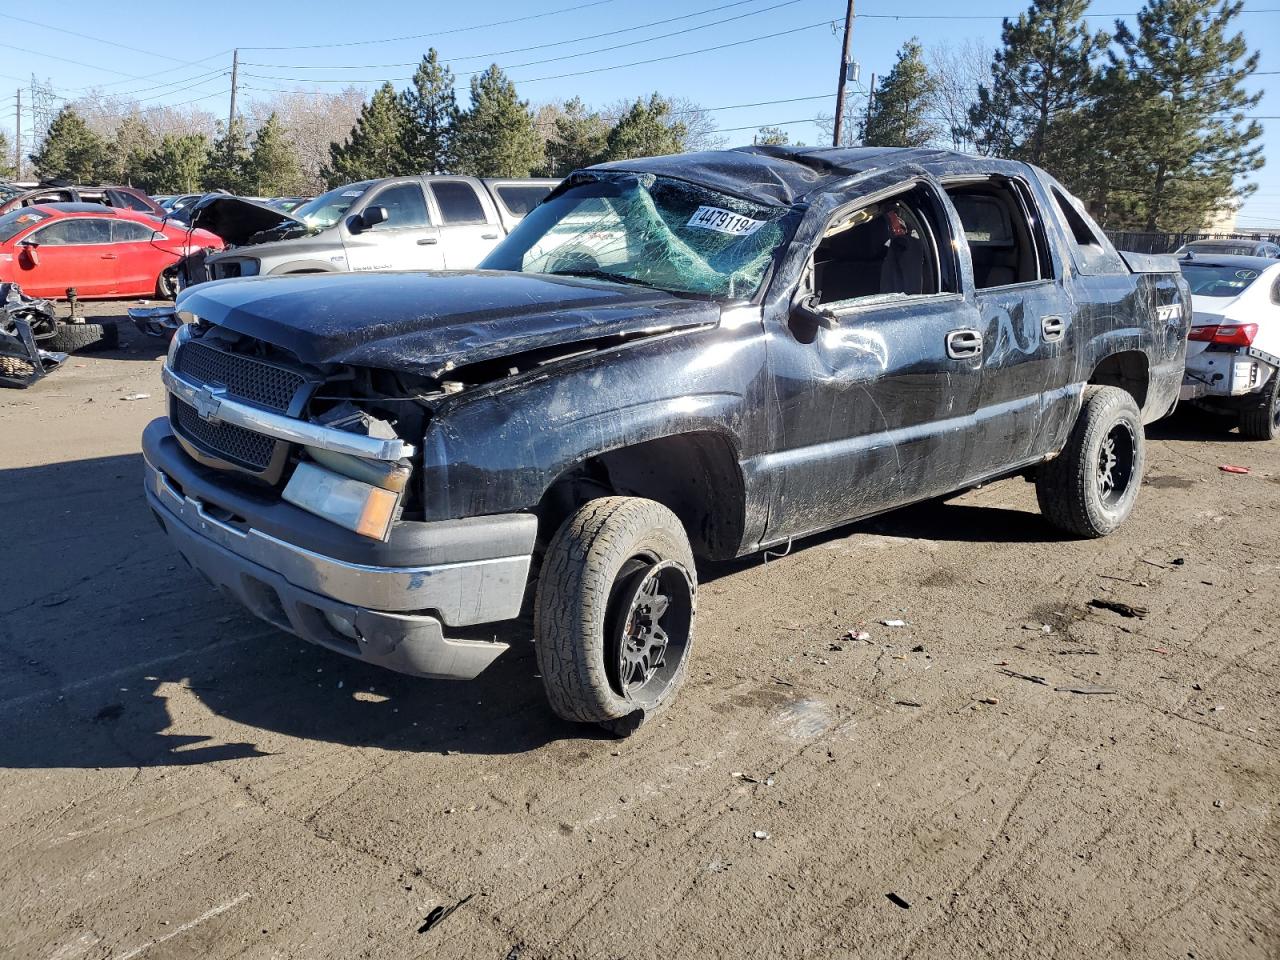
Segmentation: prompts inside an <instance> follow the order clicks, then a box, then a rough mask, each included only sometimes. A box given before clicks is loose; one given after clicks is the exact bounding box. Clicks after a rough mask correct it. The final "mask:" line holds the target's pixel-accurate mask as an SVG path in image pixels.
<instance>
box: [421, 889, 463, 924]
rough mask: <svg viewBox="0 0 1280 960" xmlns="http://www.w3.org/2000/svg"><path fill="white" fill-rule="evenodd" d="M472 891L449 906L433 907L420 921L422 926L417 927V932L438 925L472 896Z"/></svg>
mask: <svg viewBox="0 0 1280 960" xmlns="http://www.w3.org/2000/svg"><path fill="white" fill-rule="evenodd" d="M474 896H475V894H474V893H469V894H467V895H466V896H465V897H463V898H462V899H461V900H459V901H458V902H457V903H455V904H454V905H453V906H451V907H433V908H432V910H431V912H430V913H428V914H427V918H426V919H425V920H423V921H422V926H420V927H419V928H418V932H419V933H426V932H427V931H428V930H430V929H431V928H432V927H436V926H439V925H440V924H441V923H442V922H443V921H444V920H445V919H446V918H447V917H448V916H449V915H450V914H451V913H453V911H455V910H457V909H458V908H459V907H460V906H462V905H463V904H464V903H466V902H467V901H468V900H470V899H471V898H472V897H474Z"/></svg>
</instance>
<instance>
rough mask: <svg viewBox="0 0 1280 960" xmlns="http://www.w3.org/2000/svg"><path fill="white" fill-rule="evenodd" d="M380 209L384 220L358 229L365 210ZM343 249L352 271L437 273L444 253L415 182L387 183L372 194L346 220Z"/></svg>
mask: <svg viewBox="0 0 1280 960" xmlns="http://www.w3.org/2000/svg"><path fill="white" fill-rule="evenodd" d="M373 207H383V208H385V209H386V211H387V219H386V220H385V221H383V222H382V223H379V224H375V225H374V226H372V227H361V226H360V217H361V216H362V214H363V213H364V211H365V210H369V209H371V208H373ZM342 242H343V246H344V247H346V250H347V263H348V265H349V266H350V268H351V269H352V270H355V271H369V270H440V269H442V268H443V267H444V254H443V252H442V250H441V244H440V228H439V227H438V226H437V225H436V224H434V223H433V222H432V220H431V215H430V213H428V211H427V198H426V196H425V195H424V194H423V192H422V184H421V182H419V181H417V180H407V181H405V180H402V181H400V182H397V183H389V184H387V185H386V186H384V187H382V188H381V189H379V190H376V191H374V192H373V194H372V196H370V198H369V200H368V202H366V203H365V204H364V206H362V207H361V208H360V211H359V212H358V213H352V214H351V215H350V216H349V217H347V220H346V224H345V225H344V227H343V240H342Z"/></svg>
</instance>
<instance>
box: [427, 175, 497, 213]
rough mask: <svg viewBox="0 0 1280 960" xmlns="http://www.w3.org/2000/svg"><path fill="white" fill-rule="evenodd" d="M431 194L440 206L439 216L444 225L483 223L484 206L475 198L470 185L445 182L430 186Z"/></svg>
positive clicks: (456, 181)
mask: <svg viewBox="0 0 1280 960" xmlns="http://www.w3.org/2000/svg"><path fill="white" fill-rule="evenodd" d="M431 192H432V193H434V194H435V195H436V203H438V204H440V216H441V217H442V218H443V219H444V222H445V223H485V222H486V221H487V218H486V217H485V215H484V205H483V204H481V203H480V198H479V197H477V196H476V192H475V190H473V189H472V187H471V184H469V183H463V182H462V181H460V180H446V181H444V182H443V183H433V184H431Z"/></svg>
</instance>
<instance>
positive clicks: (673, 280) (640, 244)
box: [480, 174, 800, 299]
mask: <svg viewBox="0 0 1280 960" xmlns="http://www.w3.org/2000/svg"><path fill="white" fill-rule="evenodd" d="M799 216H800V214H799V212H798V211H795V210H793V209H792V208H790V207H782V206H766V205H764V204H758V203H753V202H751V201H747V200H742V199H739V198H737V197H732V196H729V195H728V194H724V193H720V192H718V191H714V190H708V189H706V188H704V187H700V186H697V185H696V184H692V183H686V182H684V181H680V180H674V179H671V178H668V177H654V176H652V175H647V174H646V175H634V174H626V175H620V176H613V177H602V178H600V179H593V180H590V181H587V182H585V183H580V184H577V185H575V186H572V187H570V188H569V189H567V190H565V191H564V192H563V193H561V194H559V195H558V196H556V197H554V198H552V199H550V200H548V201H546V202H545V203H543V204H542V205H541V206H539V207H537V208H535V209H534V210H533V212H532V213H530V214H529V216H528V217H526V218H525V219H524V220H523V221H522V222H521V224H520V226H518V227H517V228H516V229H515V230H514V231H512V233H511V235H510V236H509V237H508V238H507V239H506V240H505V241H504V242H503V243H502V244H500V245H499V246H498V247H497V248H496V249H495V250H494V251H493V252H492V253H491V254H490V255H489V256H488V257H487V258H486V259H485V260H484V262H483V263H481V264H480V266H481V267H482V268H485V269H491V270H519V271H523V272H525V273H548V274H564V275H571V276H572V275H576V276H591V277H598V278H601V279H608V280H617V281H619V282H623V283H638V284H643V285H645V286H650V287H655V288H657V289H660V290H670V291H673V292H676V293H692V294H702V295H706V296H712V297H728V298H735V299H737V298H749V297H751V296H752V295H754V294H755V292H756V290H757V289H759V287H760V284H761V282H762V281H763V280H764V277H765V274H766V273H767V271H768V269H769V267H770V265H771V264H772V263H773V261H774V258H775V257H776V256H777V254H778V252H779V251H780V250H781V249H782V247H783V245H784V244H785V243H786V242H787V240H789V239H790V237H791V234H792V233H793V232H794V230H795V225H796V223H797V221H798V220H799Z"/></svg>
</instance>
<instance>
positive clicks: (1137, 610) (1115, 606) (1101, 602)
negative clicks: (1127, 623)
mask: <svg viewBox="0 0 1280 960" xmlns="http://www.w3.org/2000/svg"><path fill="white" fill-rule="evenodd" d="M1089 606H1091V607H1095V608H1097V609H1099V610H1111V611H1112V612H1114V613H1118V614H1120V616H1122V617H1132V618H1136V619H1138V620H1145V619H1146V617H1147V614H1148V613H1149V612H1150V611H1149V610H1147V608H1146V607H1139V606H1135V605H1134V604H1131V603H1125V602H1124V601H1123V600H1110V599H1108V598H1106V597H1094V598H1093V599H1092V600H1090V601H1089Z"/></svg>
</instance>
